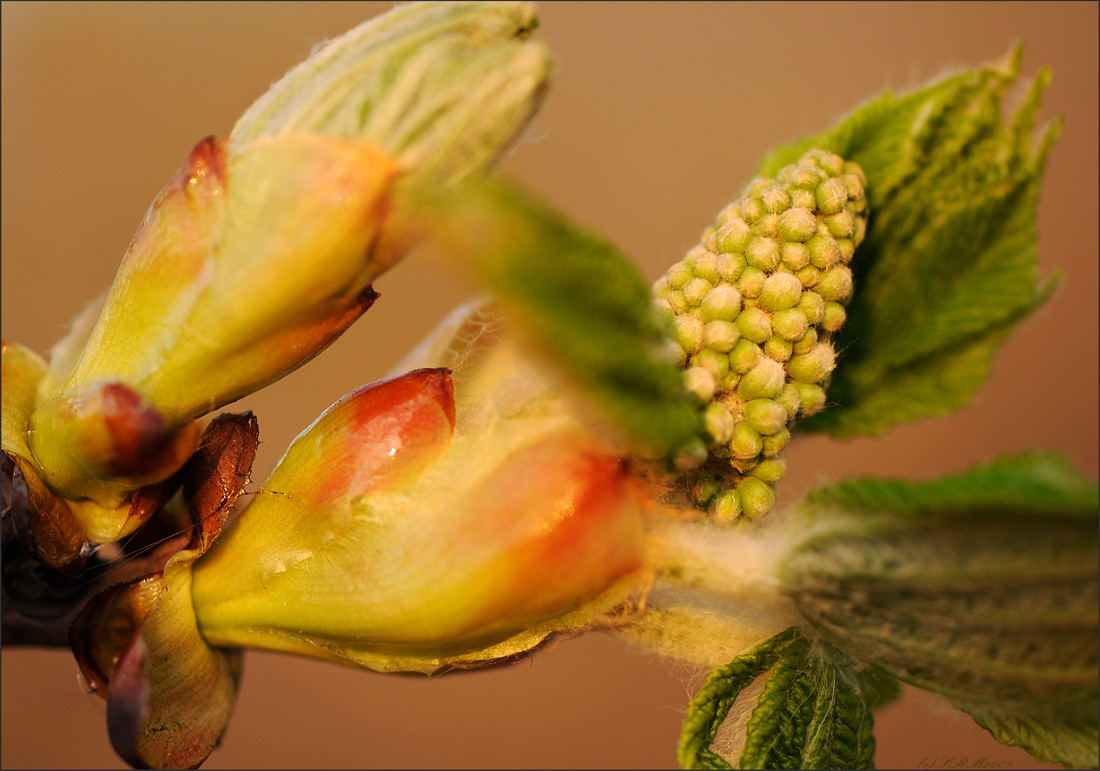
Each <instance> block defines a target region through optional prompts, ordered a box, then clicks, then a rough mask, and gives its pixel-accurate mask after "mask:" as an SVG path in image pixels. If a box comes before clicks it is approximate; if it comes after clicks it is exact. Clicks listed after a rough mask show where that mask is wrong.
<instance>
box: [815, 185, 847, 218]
mask: <svg viewBox="0 0 1100 771" xmlns="http://www.w3.org/2000/svg"><path fill="white" fill-rule="evenodd" d="M814 199H815V200H816V201H817V208H818V211H820V212H821V213H822V214H826V215H828V214H836V213H837V212H839V211H841V210H842V209H843V208H844V204H846V203H847V202H848V192H847V191H846V190H845V189H844V184H843V183H842V182H840V181H839V180H836V179H827V180H825V181H824V182H822V183H821V184H820V185H818V186H817V188H816V189H815V190H814Z"/></svg>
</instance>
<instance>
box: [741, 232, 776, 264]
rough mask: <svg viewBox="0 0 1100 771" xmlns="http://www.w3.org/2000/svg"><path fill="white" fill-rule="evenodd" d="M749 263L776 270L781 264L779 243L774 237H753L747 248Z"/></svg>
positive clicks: (746, 257)
mask: <svg viewBox="0 0 1100 771" xmlns="http://www.w3.org/2000/svg"><path fill="white" fill-rule="evenodd" d="M745 259H746V260H747V261H748V263H749V265H751V266H752V267H754V268H759V269H760V270H765V271H767V270H775V266H776V265H778V264H779V244H778V243H777V242H776V241H775V239H772V238H761V237H759V236H755V237H753V238H752V239H751V240H750V241H749V246H748V248H747V249H746V250H745Z"/></svg>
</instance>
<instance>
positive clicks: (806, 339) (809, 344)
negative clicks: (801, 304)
mask: <svg viewBox="0 0 1100 771" xmlns="http://www.w3.org/2000/svg"><path fill="white" fill-rule="evenodd" d="M800 312H801V311H800ZM777 315H778V314H777ZM802 318H803V319H805V318H806V317H805V316H803V317H802ZM815 345H817V330H816V329H814V328H813V327H809V328H808V329H807V330H806V334H804V335H802V337H800V338H799V339H798V340H796V341H794V342H793V343H792V344H791V353H809V352H810V351H811V350H813V347H814V346H815Z"/></svg>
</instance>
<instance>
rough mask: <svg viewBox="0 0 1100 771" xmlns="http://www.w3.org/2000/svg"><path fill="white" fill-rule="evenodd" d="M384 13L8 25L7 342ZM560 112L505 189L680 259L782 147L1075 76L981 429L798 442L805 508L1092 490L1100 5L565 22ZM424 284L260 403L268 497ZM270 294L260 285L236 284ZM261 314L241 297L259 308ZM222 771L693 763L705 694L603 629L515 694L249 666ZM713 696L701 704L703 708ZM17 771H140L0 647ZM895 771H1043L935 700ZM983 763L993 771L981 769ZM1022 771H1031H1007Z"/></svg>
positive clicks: (91, 718)
mask: <svg viewBox="0 0 1100 771" xmlns="http://www.w3.org/2000/svg"><path fill="white" fill-rule="evenodd" d="M386 7H388V4H381V3H363V4H356V3H347V4H344V3H321V2H316V3H308V4H297V3H285V4H274V5H266V4H257V3H225V4H209V5H202V4H200V5H192V4H186V3H185V4H98V3H79V4H26V3H5V4H4V5H3V336H4V338H5V339H7V340H13V341H19V342H22V343H24V344H26V345H29V346H30V347H32V348H34V349H36V350H37V351H39V352H41V353H46V352H47V350H48V348H49V346H50V345H51V344H52V343H53V342H54V340H55V339H56V338H57V337H58V336H59V335H60V334H62V332H63V331H64V329H65V325H66V323H67V322H68V320H69V318H70V317H71V316H72V315H73V314H74V313H75V312H76V311H78V310H79V309H80V308H81V307H82V305H83V303H85V302H86V301H88V300H89V299H91V298H92V297H93V296H95V295H96V294H98V293H99V292H100V291H101V290H102V289H103V288H105V287H106V286H107V285H108V284H109V283H110V281H111V279H112V277H113V275H114V271H115V269H116V265H117V262H118V260H119V258H120V257H121V255H122V253H123V250H124V249H125V247H126V244H127V242H128V240H129V238H130V236H131V234H132V233H133V231H134V229H135V227H136V226H137V224H138V222H139V221H140V219H141V217H142V214H143V213H144V211H145V209H146V207H147V206H148V204H149V203H150V201H151V200H152V198H153V196H154V195H155V194H156V192H157V190H158V189H159V188H160V186H161V185H162V184H163V183H164V182H165V181H166V180H167V179H168V177H169V176H170V175H171V174H172V172H173V171H174V170H175V169H176V167H177V166H178V164H179V163H180V162H181V161H182V160H183V158H184V157H185V156H186V154H187V152H188V150H189V149H190V148H191V146H192V144H194V142H195V141H196V140H198V139H199V138H201V137H203V136H205V135H207V134H211V133H213V134H218V135H220V136H224V135H226V134H227V133H228V131H229V129H230V127H231V126H232V125H233V122H234V120H235V118H236V117H237V116H238V115H239V114H240V113H241V111H242V110H244V108H246V107H247V106H248V105H249V104H250V103H251V102H252V100H253V99H255V98H256V97H258V96H259V95H260V94H261V93H263V91H264V89H265V88H266V86H267V85H268V84H269V83H270V82H271V81H273V80H274V79H276V78H277V77H278V76H279V75H281V73H282V72H283V71H284V70H286V69H287V68H289V67H290V66H291V65H293V64H295V63H296V62H297V61H298V60H299V59H300V58H301V57H302V56H304V55H305V54H306V53H307V52H308V51H309V50H310V48H311V46H313V45H314V44H315V43H316V42H318V41H320V40H323V39H325V38H326V37H330V36H333V35H336V34H338V33H340V32H343V31H344V30H346V29H348V28H350V27H352V26H354V25H355V24H357V23H359V22H360V21H362V20H364V19H366V18H368V17H370V16H372V15H375V14H377V13H379V12H381V11H382V10H384V9H385V8H386ZM541 11H542V18H543V24H542V27H541V28H540V30H539V31H538V33H537V34H538V36H539V37H540V38H542V39H543V40H545V41H547V42H548V43H549V44H550V45H551V47H552V49H553V51H554V52H555V54H556V57H557V62H558V65H557V70H556V75H555V81H554V87H553V89H552V92H551V94H550V98H549V101H548V103H547V105H546V107H545V109H544V111H543V112H542V113H541V115H540V116H539V117H538V119H537V121H536V122H535V124H534V125H533V127H532V128H531V130H530V131H529V132H528V134H527V136H526V139H525V140H524V141H523V142H522V143H521V144H520V145H519V146H518V147H517V149H516V150H515V152H514V153H513V155H512V156H511V157H510V158H509V159H508V161H507V164H506V166H507V168H508V169H509V170H510V171H511V172H512V173H514V174H516V175H518V176H519V177H520V178H521V179H523V180H524V181H525V182H527V183H528V184H529V185H530V186H532V187H533V188H535V189H536V190H538V191H540V192H541V193H542V194H543V195H544V196H545V197H546V198H548V199H549V200H551V201H552V202H553V203H555V204H556V205H558V206H559V207H561V208H562V209H564V210H565V211H566V212H568V213H569V214H570V215H572V216H574V217H575V218H577V219H578V220H580V221H582V222H584V223H587V224H588V225H590V226H592V227H594V228H597V229H599V230H601V231H603V232H604V233H606V234H607V235H608V236H609V237H610V238H612V239H613V240H614V241H616V242H617V243H618V244H619V245H621V246H622V247H623V248H624V249H625V250H626V251H627V252H629V253H630V254H632V255H634V256H635V257H636V258H637V260H638V261H639V263H640V264H641V265H642V267H643V269H644V271H645V272H646V274H647V276H648V277H649V278H655V277H656V276H657V275H658V274H659V273H660V272H661V271H662V270H663V268H664V267H666V266H667V265H668V264H669V263H671V262H673V261H675V260H677V259H679V258H680V257H681V256H682V254H683V252H684V251H685V250H686V249H687V248H688V247H689V246H691V245H692V244H693V243H694V241H695V239H696V238H697V236H698V234H699V232H700V231H701V229H702V227H703V225H704V224H706V223H708V222H709V221H710V220H711V218H712V217H713V216H714V214H715V213H716V212H717V211H718V209H719V208H720V207H721V206H722V205H723V204H724V203H725V202H727V201H728V200H730V199H732V198H733V197H734V196H735V195H736V194H737V193H738V192H739V191H740V189H741V187H742V185H743V184H744V183H745V182H746V181H747V179H748V178H749V177H750V175H751V173H752V172H753V170H754V168H755V167H756V165H757V162H758V160H759V158H760V156H761V154H762V153H763V152H764V151H765V150H766V149H768V148H769V147H770V146H772V145H774V144H776V143H778V142H782V141H787V140H791V139H794V138H798V137H800V136H802V135H804V134H807V133H809V132H813V131H816V130H818V129H820V128H822V127H823V126H825V125H827V124H828V123H829V122H830V121H832V120H833V119H835V118H836V117H838V116H839V115H840V114H842V113H843V112H845V111H847V110H848V109H850V108H851V107H853V106H854V105H855V104H856V103H857V102H859V101H860V100H863V99H865V98H867V97H870V96H871V95H873V94H875V93H877V92H878V91H879V90H881V89H883V88H885V87H891V88H904V87H907V86H911V85H915V84H918V83H920V82H923V81H924V80H926V79H928V78H929V77H932V76H936V75H939V74H941V73H942V72H944V71H945V70H947V69H950V68H956V67H960V66H971V65H976V64H979V63H982V62H986V61H989V60H991V59H995V58H998V57H1000V56H1001V55H1002V54H1003V53H1004V52H1005V51H1006V50H1007V49H1008V47H1009V46H1010V44H1011V43H1012V42H1013V41H1014V40H1017V39H1023V40H1025V41H1026V42H1027V50H1026V53H1025V56H1024V71H1025V73H1027V74H1031V73H1033V72H1034V71H1035V70H1036V69H1037V68H1038V67H1040V66H1042V65H1051V66H1053V68H1054V73H1055V78H1054V83H1053V85H1052V86H1051V88H1050V90H1049V92H1048V94H1049V95H1048V97H1047V100H1046V104H1045V106H1044V108H1043V111H1042V118H1043V119H1044V120H1045V119H1048V118H1050V117H1052V116H1054V115H1056V114H1063V115H1065V116H1066V130H1065V134H1064V136H1063V139H1062V141H1061V143H1060V144H1059V145H1058V147H1057V148H1056V149H1055V151H1054V154H1053V155H1052V157H1051V160H1050V166H1049V172H1048V175H1047V180H1046V185H1045V188H1044V191H1043V198H1042V202H1041V206H1040V211H1039V228H1040V246H1041V250H1042V255H1043V258H1042V263H1043V269H1044V272H1050V271H1053V270H1055V269H1059V270H1061V271H1063V272H1064V274H1065V278H1064V281H1063V283H1062V286H1061V288H1060V289H1059V290H1058V293H1057V294H1056V296H1055V298H1054V301H1053V302H1052V303H1051V304H1050V306H1049V307H1047V308H1045V309H1043V310H1042V311H1041V312H1040V313H1039V314H1038V316H1037V317H1035V318H1033V319H1031V320H1029V321H1028V322H1027V323H1026V324H1024V326H1023V327H1022V328H1021V329H1020V330H1019V331H1018V332H1017V333H1016V334H1015V335H1014V336H1013V337H1012V339H1011V340H1010V341H1009V343H1008V344H1007V345H1006V346H1005V348H1004V350H1003V352H1002V353H1001V354H1000V356H999V358H998V360H997V363H996V369H995V373H994V376H993V379H992V382H991V383H990V384H989V386H988V387H987V388H986V389H985V391H983V392H982V394H981V395H980V396H979V398H978V399H977V401H976V402H975V404H974V405H973V406H972V407H970V408H968V409H965V410H963V411H961V412H959V413H958V414H956V415H954V416H952V417H950V418H946V419H940V420H929V421H926V422H924V423H921V424H919V425H912V426H905V427H902V428H897V429H895V430H893V431H892V432H890V433H889V434H888V435H887V436H885V437H883V438H881V439H878V440H859V441H853V442H849V443H843V444H841V443H836V442H833V441H831V440H829V439H825V438H810V439H803V440H800V441H798V442H796V444H795V445H794V447H793V448H792V449H791V452H790V454H789V462H790V466H789V467H790V472H789V473H788V476H787V478H786V479H785V480H784V481H783V483H782V488H781V499H782V501H784V502H787V503H790V502H792V501H794V500H796V499H797V497H798V495H799V494H800V493H801V492H803V491H805V490H807V489H809V488H810V487H811V486H813V485H815V484H817V483H820V482H821V481H823V480H827V479H833V478H836V477H837V476H839V475H842V474H848V473H878V474H893V475H903V476H906V477H911V478H922V477H926V476H929V475H932V474H939V473H944V472H950V471H957V470H960V469H962V468H964V467H966V466H967V465H968V464H971V463H973V462H975V461H979V460H984V459H988V458H989V457H991V456H992V455H994V454H995V453H999V452H1010V451H1018V450H1022V449H1024V448H1026V447H1062V448H1065V449H1066V450H1067V451H1068V452H1069V453H1070V455H1071V456H1072V457H1073V458H1074V459H1075V460H1076V461H1077V462H1078V463H1079V464H1080V465H1081V466H1082V467H1083V468H1084V469H1085V471H1087V472H1088V473H1090V474H1092V475H1095V474H1096V471H1097V397H1096V394H1097V283H1098V279H1097V224H1096V223H1097V219H1096V218H1097V88H1098V85H1097V54H1098V50H1097V5H1096V4H1095V3H1054V2H1044V3H1021V4H997V3H975V4H969V3H946V4H938V3H936V4H898V5H895V4H882V5H878V4H826V3H812V4H797V3H791V4H775V5H772V4H753V5H740V4H710V3H708V4H691V3H675V4H673V3H657V4H641V5H635V4H625V3H624V4H619V3H615V4H603V3H593V4H574V3H560V4H559V3H546V4H544V5H543V6H542V8H541ZM430 267H431V266H429V265H427V264H426V263H422V262H418V261H416V260H413V261H412V262H411V263H410V264H406V265H405V266H403V267H402V268H401V269H400V270H397V271H396V272H394V273H393V274H391V275H387V276H385V277H384V279H383V280H381V281H380V282H379V284H378V289H379V290H380V291H381V293H382V299H381V300H380V301H379V302H378V303H377V304H376V305H375V307H374V308H373V309H372V310H371V311H370V312H369V313H368V314H367V315H366V316H365V317H364V318H363V319H362V320H361V321H360V322H359V323H358V324H357V325H356V326H355V327H354V328H353V329H352V330H351V331H350V332H349V333H348V334H347V335H345V336H344V338H342V339H341V340H340V341H338V342H337V343H336V344H335V345H333V346H332V348H331V349H330V350H329V351H327V352H326V353H324V354H323V355H322V356H320V357H319V358H318V359H317V360H315V361H314V362H312V363H310V364H309V365H308V366H306V367H305V368H303V369H301V370H299V371H298V372H297V373H295V374H293V375H291V376H290V377H288V378H286V379H285V380H283V381H282V382H280V383H278V384H276V385H274V386H272V387H271V388H269V389H268V390H266V391H265V392H263V393H261V394H258V395H256V396H254V397H250V398H248V399H246V400H243V401H242V402H240V403H239V404H238V405H236V407H237V408H239V409H241V410H243V409H252V410H255V411H256V413H257V414H258V416H259V419H260V426H261V431H262V436H263V439H264V444H263V445H262V446H261V448H260V455H259V459H258V462H257V469H256V471H255V473H254V475H253V476H254V477H255V478H257V479H263V478H264V476H265V475H266V473H267V472H268V471H269V470H270V468H271V466H272V464H273V463H274V461H275V460H276V459H277V458H278V456H279V455H280V454H281V452H282V450H283V448H285V447H286V445H287V444H288V443H289V441H290V440H291V439H292V438H293V437H294V436H295V435H296V434H297V433H298V432H299V431H300V430H301V429H302V428H303V427H305V426H306V425H307V424H308V423H309V422H310V421H311V420H312V419H313V418H314V417H315V416H316V415H317V414H319V413H320V412H321V411H322V410H323V409H324V408H325V407H327V406H328V405H329V404H330V403H331V402H333V401H334V400H335V399H337V398H338V397H339V396H341V395H342V394H344V393H345V392H347V391H349V390H351V389H352V388H354V387H356V386H358V385H360V384H362V383H364V382H366V381H368V380H371V379H374V378H376V377H378V376H380V375H382V374H383V373H384V372H385V371H386V370H387V368H388V367H389V366H390V365H391V364H393V363H394V362H395V361H396V360H397V359H398V357H399V356H400V355H401V353H402V351H404V350H405V349H406V348H408V347H409V346H410V345H411V344H413V343H414V342H415V341H416V340H418V339H419V338H420V336H421V335H423V334H424V333H425V332H426V331H428V330H429V329H430V328H431V327H432V326H433V324H434V323H435V322H436V321H437V320H438V319H439V318H440V317H441V316H442V314H444V313H445V312H446V311H447V310H448V308H449V307H451V306H452V305H453V304H454V303H455V302H457V301H458V300H459V299H460V297H461V296H462V295H461V290H460V289H459V288H457V287H453V286H451V285H449V284H447V283H446V282H444V281H440V280H437V278H436V277H435V276H434V275H427V271H428V270H429V269H430ZM242 292H247V288H242ZM242 300H247V297H246V296H244V295H242ZM245 671H246V675H245V679H244V685H243V690H242V692H241V695H240V701H239V703H238V705H237V711H236V714H235V716H234V718H233V721H232V723H231V725H230V727H229V731H228V733H227V735H226V737H225V741H224V744H223V747H222V748H221V749H219V750H218V751H216V752H215V753H214V754H213V756H212V757H211V758H210V760H209V762H208V763H207V765H206V767H207V768H225V767H233V766H238V767H239V766H244V767H249V766H251V767H272V768H279V767H295V766H297V767H309V766H328V767H377V766H390V767H416V766H439V767H461V766H467V767H468V766H475V767H476V766H481V767H508V766H511V767H538V766H559V767H577V766H590V767H644V766H656V767H671V766H673V765H674V762H675V747H676V740H677V735H678V731H679V728H680V720H681V717H682V715H683V711H684V708H685V705H686V702H687V699H688V696H689V694H690V692H691V689H692V688H693V687H694V684H697V682H698V681H697V680H696V681H692V680H691V678H692V676H693V674H694V673H692V672H691V671H689V670H686V669H684V668H682V667H680V666H677V665H675V664H671V663H668V662H665V661H662V660H660V659H657V658H655V657H652V656H650V655H648V654H645V653H640V652H637V651H634V650H630V649H628V648H626V647H624V646H623V645H621V644H620V643H618V642H617V641H614V640H611V639H609V638H605V637H602V636H599V635H591V636H589V637H586V638H582V639H578V640H574V641H571V642H567V643H564V644H562V645H560V646H559V647H558V648H556V649H554V650H552V651H550V652H547V653H544V654H542V655H539V656H537V657H536V658H535V659H534V660H533V661H531V662H527V663H523V664H520V665H518V666H515V667H513V668H510V669H508V670H503V671H495V672H488V673H480V674H472V675H464V676H461V677H453V678H442V679H439V680H431V681H429V680H424V679H411V678H398V677H387V676H381V675H376V674H371V673H364V672H357V671H353V670H350V669H343V668H340V667H337V666H334V665H329V664H321V663H315V662H311V661H304V660H298V659H294V658H290V657H284V656H276V655H268V654H258V653H252V654H249V656H248V657H247V662H246V668H245ZM693 683H694V684H693ZM2 706H3V709H2V715H3V756H2V762H3V765H4V767H9V768H14V767H39V768H80V767H95V766H102V767H107V768H117V767H122V765H121V764H120V762H119V761H118V760H117V759H116V758H115V756H114V755H113V754H112V752H111V749H110V746H109V744H108V741H107V737H106V731H105V721H104V714H105V713H104V706H103V703H102V702H101V701H99V700H98V699H97V698H96V697H94V696H88V695H85V694H84V693H83V692H82V690H81V687H80V685H79V683H78V681H77V675H76V666H75V664H74V663H73V661H72V658H71V656H70V655H69V654H68V653H66V652H64V651H51V652H40V651H32V650H5V651H4V652H3V705H2ZM878 737H879V754H878V763H879V766H880V767H886V768H890V767H905V766H908V767H913V766H916V765H919V764H922V763H932V764H935V763H940V764H943V765H948V764H951V763H954V764H955V766H954V767H975V766H980V764H981V763H982V762H983V761H982V758H984V759H985V760H984V762H986V763H998V764H1011V765H1014V766H1015V767H1017V768H1019V767H1024V766H1029V765H1033V763H1034V761H1032V760H1030V759H1029V756H1027V755H1026V754H1025V753H1023V752H1022V751H1019V750H1013V749H1009V748H1004V747H1001V746H1000V745H998V744H996V743H995V742H993V741H992V740H991V739H989V737H988V736H987V735H986V734H985V733H984V732H983V731H981V730H980V729H977V728H975V727H974V726H973V724H972V723H970V721H969V719H968V718H966V717H965V716H961V715H960V714H959V713H955V712H953V711H952V710H950V708H948V707H946V706H944V705H943V704H942V703H941V702H938V701H936V700H935V699H932V698H930V697H927V696H925V695H923V694H919V693H909V694H908V695H907V696H906V697H905V698H904V699H903V700H902V701H901V702H900V703H897V704H895V705H892V706H890V707H888V708H887V709H885V710H884V711H883V712H882V713H881V714H880V715H879V718H878ZM960 763H961V764H969V765H968V766H966V765H960ZM1001 767H1007V766H1006V765H1002V766H1001Z"/></svg>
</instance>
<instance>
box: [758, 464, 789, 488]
mask: <svg viewBox="0 0 1100 771" xmlns="http://www.w3.org/2000/svg"><path fill="white" fill-rule="evenodd" d="M785 473H787V459H786V458H768V459H767V460H764V461H761V462H760V463H759V464H758V465H757V466H756V468H754V469H753V470H752V471H750V472H749V476H753V477H756V478H757V479H759V480H760V481H761V482H767V483H768V484H769V485H774V484H775V483H776V482H778V481H779V480H780V479H782V478H783V475H784V474H785Z"/></svg>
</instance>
